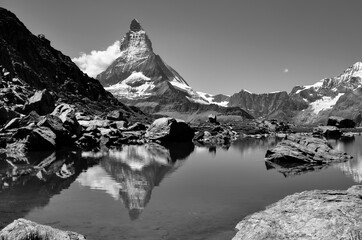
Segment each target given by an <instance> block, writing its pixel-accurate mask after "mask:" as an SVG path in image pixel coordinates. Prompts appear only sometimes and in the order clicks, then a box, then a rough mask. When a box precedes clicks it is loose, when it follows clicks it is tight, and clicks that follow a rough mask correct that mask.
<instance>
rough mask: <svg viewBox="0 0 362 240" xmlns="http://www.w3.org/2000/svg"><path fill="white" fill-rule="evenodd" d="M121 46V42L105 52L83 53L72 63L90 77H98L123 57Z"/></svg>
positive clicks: (117, 42)
mask: <svg viewBox="0 0 362 240" xmlns="http://www.w3.org/2000/svg"><path fill="white" fill-rule="evenodd" d="M119 44H120V42H119V41H116V42H115V43H113V44H112V45H111V46H109V47H107V49H106V50H104V51H96V50H92V51H91V53H90V54H86V53H81V55H80V57H77V58H73V59H72V61H73V62H74V63H75V64H77V66H78V67H79V68H80V70H82V71H83V72H84V73H86V74H88V76H90V77H96V76H97V75H98V74H99V73H101V72H103V71H104V70H105V69H106V68H107V67H108V66H109V65H110V64H111V63H112V62H113V61H114V60H115V59H117V58H118V57H119V56H120V55H121V52H120V49H119Z"/></svg>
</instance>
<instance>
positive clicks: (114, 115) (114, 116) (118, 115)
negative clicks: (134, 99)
mask: <svg viewBox="0 0 362 240" xmlns="http://www.w3.org/2000/svg"><path fill="white" fill-rule="evenodd" d="M107 119H108V120H113V121H119V120H126V117H125V116H123V112H122V111H120V110H114V111H111V112H110V113H108V114H107Z"/></svg>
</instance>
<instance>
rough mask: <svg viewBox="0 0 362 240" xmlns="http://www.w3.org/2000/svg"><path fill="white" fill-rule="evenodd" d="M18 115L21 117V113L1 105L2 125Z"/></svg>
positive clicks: (0, 117) (0, 116)
mask: <svg viewBox="0 0 362 240" xmlns="http://www.w3.org/2000/svg"><path fill="white" fill-rule="evenodd" d="M16 117H20V114H19V113H17V112H15V111H13V110H11V109H9V108H6V107H3V106H2V107H0V125H3V124H5V123H7V122H9V121H10V120H11V119H13V118H16Z"/></svg>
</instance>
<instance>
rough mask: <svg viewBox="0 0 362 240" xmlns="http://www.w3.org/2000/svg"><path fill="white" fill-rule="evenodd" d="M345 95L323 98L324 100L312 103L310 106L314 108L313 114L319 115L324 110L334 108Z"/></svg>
mask: <svg viewBox="0 0 362 240" xmlns="http://www.w3.org/2000/svg"><path fill="white" fill-rule="evenodd" d="M343 95H344V93H340V94H338V95H337V96H336V97H335V98H331V97H322V99H319V100H317V101H315V102H312V103H311V104H310V105H311V107H312V110H313V113H315V114H318V113H319V112H320V111H322V110H326V109H330V108H332V107H333V106H334V105H335V104H336V103H337V101H338V99H339V98H340V97H341V96H343Z"/></svg>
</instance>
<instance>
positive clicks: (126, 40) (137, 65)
mask: <svg viewBox="0 0 362 240" xmlns="http://www.w3.org/2000/svg"><path fill="white" fill-rule="evenodd" d="M120 51H121V53H120V56H119V57H118V58H117V59H116V60H115V61H114V62H113V63H112V64H111V65H110V66H108V68H107V69H106V70H105V71H103V72H102V73H100V74H99V75H98V76H97V79H98V80H99V81H100V82H101V83H102V85H103V86H105V87H110V86H112V85H115V84H119V83H120V82H121V81H124V80H125V79H127V78H128V77H129V76H130V75H131V74H132V73H133V72H138V73H142V74H143V75H144V76H145V77H147V78H150V80H152V81H160V80H163V81H178V82H179V83H181V84H185V85H188V84H187V82H186V81H185V80H184V79H183V78H182V77H181V76H180V75H179V74H178V73H177V72H176V71H175V70H174V69H173V68H172V67H170V66H169V65H167V64H166V63H165V62H164V61H163V60H162V58H161V57H160V56H159V55H157V54H155V53H154V52H153V48H152V42H151V40H150V39H149V37H148V36H147V34H146V31H145V30H144V29H143V28H142V26H141V24H140V23H139V22H138V21H137V20H136V19H133V20H132V22H131V24H130V29H129V31H128V32H127V33H126V34H125V35H124V37H123V38H122V40H121V41H120Z"/></svg>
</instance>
